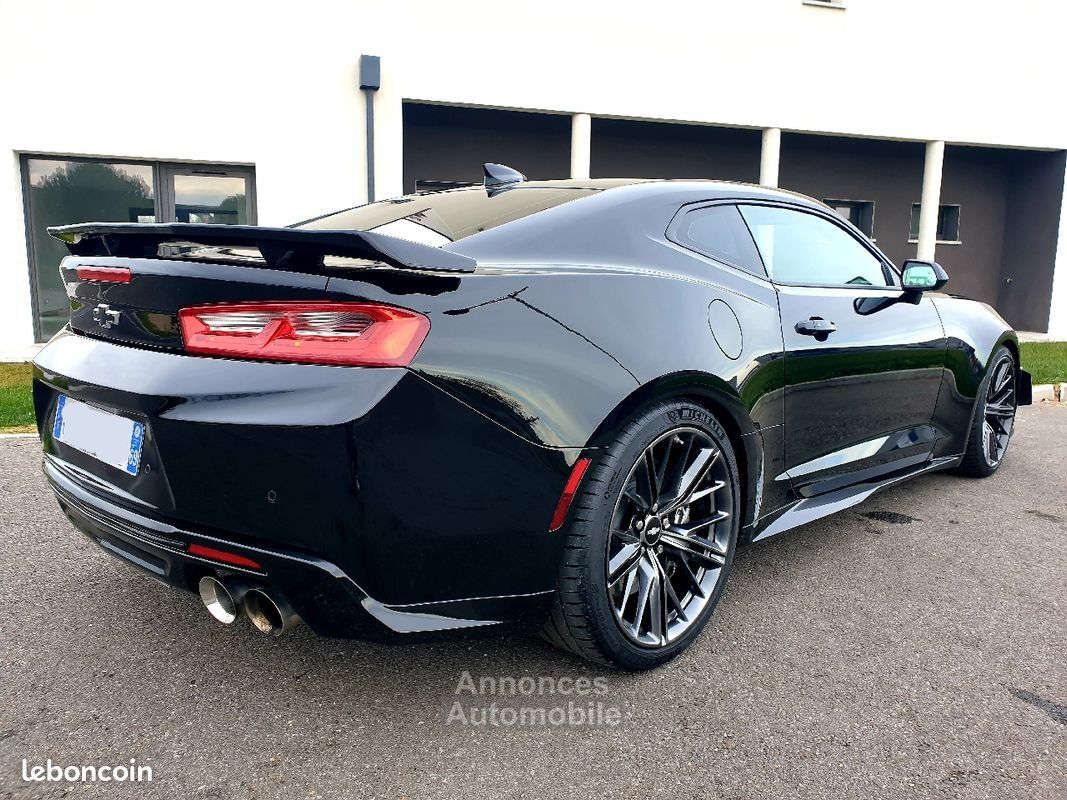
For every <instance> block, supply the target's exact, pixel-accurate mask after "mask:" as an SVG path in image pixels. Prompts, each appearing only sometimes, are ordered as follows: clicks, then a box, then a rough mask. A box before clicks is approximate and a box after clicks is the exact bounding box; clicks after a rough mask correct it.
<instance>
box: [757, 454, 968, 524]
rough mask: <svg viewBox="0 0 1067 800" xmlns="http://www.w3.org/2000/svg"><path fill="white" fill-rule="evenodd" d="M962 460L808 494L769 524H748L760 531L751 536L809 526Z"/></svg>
mask: <svg viewBox="0 0 1067 800" xmlns="http://www.w3.org/2000/svg"><path fill="white" fill-rule="evenodd" d="M962 459H963V456H962V455H956V456H946V457H943V458H935V459H932V460H930V461H927V462H924V463H923V464H921V465H920V466H919V467H918V468H916V469H911V470H908V471H907V472H904V473H898V474H896V475H894V476H892V477H889V478H885V479H883V480H880V481H873V482H870V483H860V484H856V485H855V486H848V487H845V488H843V489H838V490H837V491H833V492H828V493H827V494H821V495H818V496H817V497H806V498H804V499H803V500H799V501H797V502H796V503H794V504H793V505H791V506H788V507H787V508H786V509H785V510H784V511H782V512H780V513H779V514H778V516H774V515H771V517H772V519H771V521H770V522H769V524H768V523H765V522H764V521H763V520H760V522H757V523H755V524H753V525H750V526H747V527H748V528H749V530H750V531H758V532H757V533H755V535H754V536H752V539H751V541H753V542H758V541H761V540H763V539H768V538H770V537H771V536H775V535H777V534H779V533H784V532H785V531H788V530H792V529H793V528H797V527H799V526H801V525H806V524H807V523H809V522H814V521H815V520H817V519H821V518H822V517H827V516H829V515H830V514H836V513H837V512H838V511H843V510H844V509H846V508H850V507H851V506H854V505H858V504H859V503H862V502H863V501H864V500H866V499H867V498H868V497H870V496H871V495H872V494H874V493H875V492H877V491H879V490H881V489H885V488H886V487H888V486H893V485H894V484H897V483H900V482H901V481H906V480H908V479H909V478H914V477H915V476H916V475H922V474H924V473H927V472H935V471H937V470H940V469H951V468H952V467H955V466H957V465H958V464H959V463H960V461H961V460H962ZM761 524H763V525H765V526H766V527H764V528H763V529H762V530H760V525H761Z"/></svg>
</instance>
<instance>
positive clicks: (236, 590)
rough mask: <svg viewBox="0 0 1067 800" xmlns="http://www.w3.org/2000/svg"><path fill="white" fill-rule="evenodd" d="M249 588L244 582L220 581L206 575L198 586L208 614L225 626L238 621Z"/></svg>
mask: <svg viewBox="0 0 1067 800" xmlns="http://www.w3.org/2000/svg"><path fill="white" fill-rule="evenodd" d="M249 588H250V587H249V586H248V584H247V583H245V582H244V581H239V580H232V579H231V580H219V579H218V578H216V577H215V576H214V575H205V576H204V577H203V578H201V579H200V583H199V584H198V585H197V590H198V591H199V593H200V599H201V600H202V601H203V603H204V608H206V609H207V613H209V614H210V615H211V616H212V617H214V618H215V619H216V620H218V621H219V622H221V623H222V624H223V625H233V623H234V622H236V621H237V615H238V614H240V612H241V602H242V601H243V600H244V597H245V595H246V594H247V593H248V590H249Z"/></svg>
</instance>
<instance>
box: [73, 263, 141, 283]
mask: <svg viewBox="0 0 1067 800" xmlns="http://www.w3.org/2000/svg"><path fill="white" fill-rule="evenodd" d="M75 271H76V272H77V273H78V280H82V281H100V282H102V283H129V282H130V278H132V277H133V276H132V274H131V273H130V270H129V268H127V267H77V268H76V269H75Z"/></svg>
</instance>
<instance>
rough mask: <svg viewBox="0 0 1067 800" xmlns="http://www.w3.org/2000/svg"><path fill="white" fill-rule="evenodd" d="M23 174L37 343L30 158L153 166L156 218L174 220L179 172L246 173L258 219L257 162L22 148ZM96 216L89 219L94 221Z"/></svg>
mask: <svg viewBox="0 0 1067 800" xmlns="http://www.w3.org/2000/svg"><path fill="white" fill-rule="evenodd" d="M18 158H19V177H20V179H21V185H20V189H21V190H22V224H23V233H24V234H25V237H26V262H27V271H28V273H29V279H30V313H31V315H32V324H33V340H34V342H35V343H38V344H39V343H41V342H43V341H45V339H44V336H43V335H42V332H41V319H40V304H39V303H38V301H37V253H36V250H35V247H34V242H33V206H32V201H31V195H32V192H31V191H30V161H32V160H35V159H37V160H45V161H73V162H78V163H82V164H122V165H134V166H141V167H150V168H151V169H152V196H153V201H154V209H153V211H154V213H155V217H156V222H168V221H171V222H172V221H174V219H175V218H176V217H175V202H174V181H173V179H172V178H173V176H174V175H176V174H187V175H188V174H194V175H195V174H211V175H224V176H225V177H243V178H244V179H245V180H246V181H247V182H248V194H247V203H248V224H249V225H256V224H257V223H258V208H257V205H256V168H255V165H254V164H222V163H217V162H204V161H158V160H153V159H147V158H126V157H124V156H80V155H68V154H66V153H42V152H38V151H25V152H23V151H20V152H19V153H18ZM92 221H93V220H86V222H92Z"/></svg>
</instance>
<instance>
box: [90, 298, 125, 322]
mask: <svg viewBox="0 0 1067 800" xmlns="http://www.w3.org/2000/svg"><path fill="white" fill-rule="evenodd" d="M120 316H121V314H120V313H119V312H118V311H113V310H112V308H111V306H109V305H108V304H107V303H101V304H100V305H98V306H97V307H96V308H94V309H93V320H94V321H95V322H96V323H97V324H98V325H100V327H101V328H110V327H111V326H112V325H118V324H119V317H120Z"/></svg>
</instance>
